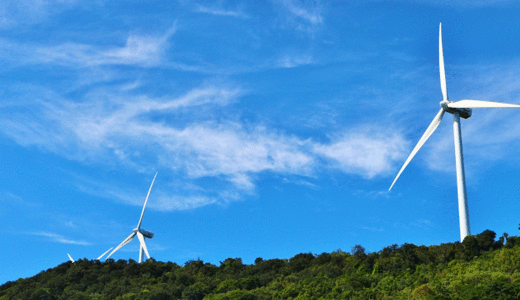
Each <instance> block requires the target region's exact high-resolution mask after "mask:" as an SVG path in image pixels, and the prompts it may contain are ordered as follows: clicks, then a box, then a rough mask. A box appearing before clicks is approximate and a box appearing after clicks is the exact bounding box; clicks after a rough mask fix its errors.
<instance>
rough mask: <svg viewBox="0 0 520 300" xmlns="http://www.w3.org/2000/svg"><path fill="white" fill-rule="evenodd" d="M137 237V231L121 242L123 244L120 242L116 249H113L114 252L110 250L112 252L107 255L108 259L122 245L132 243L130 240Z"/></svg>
mask: <svg viewBox="0 0 520 300" xmlns="http://www.w3.org/2000/svg"><path fill="white" fill-rule="evenodd" d="M134 237H135V231H134V232H132V234H130V235H129V236H128V237H127V238H126V239H125V240H124V241H122V242H121V244H119V245H118V246H117V247H116V248H115V249H114V250H112V252H110V254H109V255H108V256H107V258H106V259H108V258H109V257H110V256H112V254H114V253H115V252H116V251H117V250H119V249H121V247H123V246H124V245H126V244H128V243H130V241H131V240H132V239H133V238H134Z"/></svg>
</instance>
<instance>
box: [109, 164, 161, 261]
mask: <svg viewBox="0 0 520 300" xmlns="http://www.w3.org/2000/svg"><path fill="white" fill-rule="evenodd" d="M155 177H157V173H155V176H154V177H153V180H152V184H151V185H150V189H149V190H148V195H146V200H144V205H143V210H142V211H141V217H140V218H139V223H137V227H136V228H135V229H134V230H133V232H132V234H130V235H129V236H128V237H127V238H126V239H125V240H124V241H123V242H121V244H119V246H117V247H116V248H115V249H114V250H113V251H112V252H110V254H109V255H108V256H107V258H106V259H108V258H109V257H110V256H112V254H114V253H115V252H116V251H117V250H119V249H121V247H123V246H124V245H126V244H128V243H129V242H130V241H131V240H132V239H133V238H134V237H135V236H136V235H137V238H138V239H139V262H142V261H143V252H144V253H145V254H146V256H147V257H148V258H150V254H149V253H148V248H146V243H145V242H144V239H145V238H149V239H151V238H153V236H154V234H153V232H151V231H148V230H144V229H142V228H141V222H142V221H143V215H144V210H145V208H146V203H148V197H149V196H150V192H151V191H152V186H153V183H154V182H155Z"/></svg>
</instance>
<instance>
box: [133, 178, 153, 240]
mask: <svg viewBox="0 0 520 300" xmlns="http://www.w3.org/2000/svg"><path fill="white" fill-rule="evenodd" d="M155 177H157V172H156V173H155V176H154V177H153V180H152V184H151V185H150V189H148V194H147V195H146V200H144V205H143V211H142V212H141V217H140V218H139V223H137V230H139V229H140V228H141V222H142V221H143V215H144V210H145V208H146V203H148V197H150V192H151V191H152V186H153V183H154V182H155Z"/></svg>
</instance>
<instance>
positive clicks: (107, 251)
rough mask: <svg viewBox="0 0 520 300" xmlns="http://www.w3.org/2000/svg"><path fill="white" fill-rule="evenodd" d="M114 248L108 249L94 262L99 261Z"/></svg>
mask: <svg viewBox="0 0 520 300" xmlns="http://www.w3.org/2000/svg"><path fill="white" fill-rule="evenodd" d="M113 248H114V247H111V248H110V249H108V250H107V251H105V252H103V254H101V255H100V256H99V257H98V258H96V260H100V259H101V258H102V257H103V256H105V254H107V253H108V251H110V250H112V249H113Z"/></svg>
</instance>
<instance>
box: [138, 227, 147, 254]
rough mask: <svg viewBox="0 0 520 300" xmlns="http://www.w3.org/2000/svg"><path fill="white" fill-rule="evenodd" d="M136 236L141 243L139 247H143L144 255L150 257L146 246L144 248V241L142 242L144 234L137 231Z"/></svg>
mask: <svg viewBox="0 0 520 300" xmlns="http://www.w3.org/2000/svg"><path fill="white" fill-rule="evenodd" d="M137 237H138V238H139V242H140V243H141V247H143V249H144V253H146V256H147V257H148V258H150V254H149V253H148V248H146V243H145V242H144V236H143V234H142V233H140V232H137Z"/></svg>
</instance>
